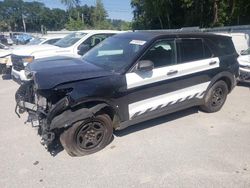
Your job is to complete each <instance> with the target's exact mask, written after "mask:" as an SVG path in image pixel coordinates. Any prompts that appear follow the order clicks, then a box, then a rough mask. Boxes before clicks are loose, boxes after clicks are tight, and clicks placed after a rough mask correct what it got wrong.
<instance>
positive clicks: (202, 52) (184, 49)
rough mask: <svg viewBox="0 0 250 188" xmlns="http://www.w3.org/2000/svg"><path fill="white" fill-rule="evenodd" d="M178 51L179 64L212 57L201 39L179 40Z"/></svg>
mask: <svg viewBox="0 0 250 188" xmlns="http://www.w3.org/2000/svg"><path fill="white" fill-rule="evenodd" d="M178 49H179V62H180V63H185V62H190V61H198V60H201V59H208V58H211V57H213V53H212V52H211V50H210V49H209V47H208V46H207V45H206V44H205V43H204V42H203V40H202V39H181V40H179V41H178Z"/></svg>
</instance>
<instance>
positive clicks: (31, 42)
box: [27, 38, 45, 45]
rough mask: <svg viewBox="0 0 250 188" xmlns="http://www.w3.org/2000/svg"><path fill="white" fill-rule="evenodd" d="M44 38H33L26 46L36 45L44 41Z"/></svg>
mask: <svg viewBox="0 0 250 188" xmlns="http://www.w3.org/2000/svg"><path fill="white" fill-rule="evenodd" d="M44 40H45V39H44V38H34V39H32V40H31V41H30V42H29V43H28V44H27V45H37V44H40V43H41V42H42V41H44Z"/></svg>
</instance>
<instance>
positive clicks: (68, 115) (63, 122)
mask: <svg viewBox="0 0 250 188" xmlns="http://www.w3.org/2000/svg"><path fill="white" fill-rule="evenodd" d="M107 106H108V105H107V104H105V103H101V104H98V105H96V106H94V107H92V108H82V109H79V110H76V111H73V110H72V109H69V110H66V111H64V112H63V113H62V114H60V115H58V116H56V117H55V118H54V119H53V120H52V121H51V124H50V127H49V129H50V130H52V129H56V128H67V127H69V126H71V125H72V124H73V123H75V122H78V121H82V120H84V119H88V118H93V117H94V116H95V114H96V113H97V112H99V111H100V110H102V109H103V108H105V107H107Z"/></svg>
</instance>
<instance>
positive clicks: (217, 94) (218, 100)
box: [212, 87, 225, 106]
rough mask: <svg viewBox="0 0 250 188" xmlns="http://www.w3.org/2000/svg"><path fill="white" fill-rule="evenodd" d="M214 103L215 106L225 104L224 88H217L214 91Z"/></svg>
mask: <svg viewBox="0 0 250 188" xmlns="http://www.w3.org/2000/svg"><path fill="white" fill-rule="evenodd" d="M212 96H213V97H212V105H213V106H220V105H222V104H223V102H224V98H225V93H224V91H223V89H222V88H220V87H219V88H216V89H215V90H214V91H213V95H212Z"/></svg>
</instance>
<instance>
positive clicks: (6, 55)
mask: <svg viewBox="0 0 250 188" xmlns="http://www.w3.org/2000/svg"><path fill="white" fill-rule="evenodd" d="M10 54H11V50H10V48H9V47H8V46H6V45H4V44H1V43H0V74H4V73H8V69H7V66H6V65H7V64H8V63H10Z"/></svg>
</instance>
